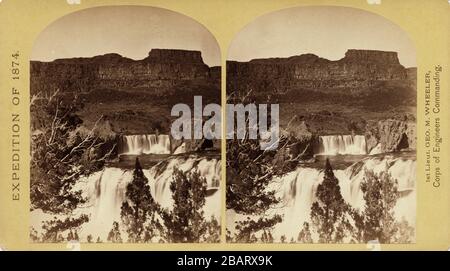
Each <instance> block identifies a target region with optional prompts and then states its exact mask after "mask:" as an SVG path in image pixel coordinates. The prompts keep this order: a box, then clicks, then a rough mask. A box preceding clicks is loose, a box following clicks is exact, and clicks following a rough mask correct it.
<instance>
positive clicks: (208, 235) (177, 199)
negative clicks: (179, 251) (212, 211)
mask: <svg viewBox="0 0 450 271" xmlns="http://www.w3.org/2000/svg"><path fill="white" fill-rule="evenodd" d="M206 188H207V184H206V180H205V178H203V177H202V176H200V174H199V173H198V172H197V171H193V172H190V173H184V172H183V171H181V170H179V169H177V168H174V171H173V181H172V182H171V184H170V191H171V192H172V199H173V201H174V203H173V209H172V210H167V209H164V210H161V211H160V214H161V218H162V220H163V223H164V226H165V227H164V238H165V240H166V241H167V242H171V243H198V242H219V241H220V225H219V223H218V221H217V220H216V219H215V218H211V221H207V220H206V219H205V217H204V211H203V206H204V205H205V197H206Z"/></svg>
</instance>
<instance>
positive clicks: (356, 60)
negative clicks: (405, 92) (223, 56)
mask: <svg viewBox="0 0 450 271" xmlns="http://www.w3.org/2000/svg"><path fill="white" fill-rule="evenodd" d="M410 74H411V76H409V74H408V73H407V69H406V68H405V67H404V66H402V65H401V64H400V62H399V59H398V56H397V53H396V52H385V51H377V50H357V49H350V50H348V51H347V52H346V53H345V56H344V57H343V58H341V59H339V60H328V59H325V58H321V57H320V56H317V55H314V54H302V55H297V56H291V57H285V58H266V59H254V60H251V61H248V62H237V61H228V62H227V78H228V79H229V80H227V87H228V89H242V88H243V87H245V88H251V89H254V90H257V91H258V92H273V91H275V90H277V89H278V90H283V91H288V90H292V89H297V90H298V89H301V90H308V89H309V90H327V89H347V90H349V89H351V90H354V91H357V92H361V91H364V90H366V89H368V88H371V87H378V88H379V87H380V86H381V84H397V85H398V84H400V85H407V86H414V85H415V81H414V78H413V76H412V75H413V71H411V72H410ZM413 81H414V82H413Z"/></svg>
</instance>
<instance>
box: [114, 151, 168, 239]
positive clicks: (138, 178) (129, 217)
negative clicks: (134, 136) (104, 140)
mask: <svg viewBox="0 0 450 271" xmlns="http://www.w3.org/2000/svg"><path fill="white" fill-rule="evenodd" d="M125 195H126V198H127V200H126V201H125V202H124V203H123V204H122V208H121V218H122V222H123V225H124V226H125V229H126V232H127V234H128V241H129V242H133V243H139V242H149V241H151V239H152V238H153V237H154V236H156V233H155V232H154V230H157V229H159V228H160V224H159V222H158V221H157V220H156V218H155V214H156V213H157V212H158V209H159V206H158V204H157V203H156V202H155V201H154V200H153V198H152V195H151V193H150V186H149V184H148V179H147V177H145V175H144V171H143V170H142V167H141V164H140V163H139V159H138V158H136V164H135V169H134V171H133V180H132V181H131V182H130V183H129V184H128V185H127V189H126V193H125ZM117 226H118V225H117ZM113 230H114V229H113Z"/></svg>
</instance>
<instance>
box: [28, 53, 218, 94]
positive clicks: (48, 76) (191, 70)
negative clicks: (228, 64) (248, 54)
mask: <svg viewBox="0 0 450 271" xmlns="http://www.w3.org/2000/svg"><path fill="white" fill-rule="evenodd" d="M219 80H220V68H219V72H218V71H217V67H213V68H210V67H208V66H207V65H206V64H205V63H204V62H203V60H202V56H201V53H200V52H199V51H187V50H171V49H170V50H169V49H152V50H151V51H150V53H149V55H148V57H146V58H144V59H142V60H132V59H129V58H125V57H122V56H121V55H118V54H106V55H102V56H95V57H91V58H71V59H57V60H55V61H52V62H39V61H31V91H32V93H33V92H39V91H42V90H46V89H49V88H59V89H60V90H61V91H90V90H92V89H123V88H125V89H148V88H157V89H158V91H164V88H171V87H174V86H177V85H182V84H186V83H187V82H191V83H192V82H193V83H199V84H206V85H207V84H217V82H219Z"/></svg>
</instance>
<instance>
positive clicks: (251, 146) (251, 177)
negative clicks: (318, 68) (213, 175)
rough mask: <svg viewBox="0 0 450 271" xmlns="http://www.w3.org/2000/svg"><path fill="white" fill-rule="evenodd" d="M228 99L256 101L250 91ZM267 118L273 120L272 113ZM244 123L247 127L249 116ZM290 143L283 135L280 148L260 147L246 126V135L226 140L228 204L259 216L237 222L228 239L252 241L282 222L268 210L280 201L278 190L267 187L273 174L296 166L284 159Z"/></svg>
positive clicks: (282, 172)
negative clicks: (232, 234) (264, 148)
mask: <svg viewBox="0 0 450 271" xmlns="http://www.w3.org/2000/svg"><path fill="white" fill-rule="evenodd" d="M228 100H229V102H230V103H232V104H244V105H249V104H254V103H255V97H254V96H252V93H251V91H244V92H240V91H236V92H233V93H232V95H230V96H229V97H228ZM271 103H273V101H271ZM255 105H256V104H255ZM268 119H269V120H270V114H269V115H268ZM245 123H246V125H247V127H248V125H249V119H248V115H246V119H245ZM256 128H258V127H256ZM287 143H288V139H287V138H286V137H285V136H281V137H280V139H279V142H278V146H279V147H278V149H277V150H261V145H260V141H259V140H256V139H251V138H249V133H248V131H247V129H246V131H245V137H244V138H242V139H241V138H240V139H237V138H234V139H231V140H227V160H226V163H227V186H226V198H227V201H226V207H227V209H232V210H234V211H235V212H236V213H238V214H242V215H247V216H249V217H250V216H251V217H257V218H256V219H254V220H252V219H248V220H244V221H241V222H238V223H237V225H235V229H236V233H235V235H234V236H229V239H228V241H229V242H250V240H254V238H252V236H253V233H255V234H258V235H259V234H262V232H263V231H264V230H266V231H269V230H270V229H271V228H272V227H273V226H274V225H276V224H277V223H280V222H281V221H282V217H281V216H279V215H269V214H268V212H267V211H268V210H269V209H270V208H273V207H275V206H276V205H277V204H279V203H280V199H279V198H277V197H276V195H275V191H274V190H269V189H267V187H268V186H269V184H270V183H271V182H272V181H273V179H274V177H276V176H280V175H282V174H284V173H285V172H287V171H290V170H292V169H294V168H295V167H296V166H297V163H293V162H288V161H287V160H286V159H285V156H286V154H287V150H286V146H287ZM282 158H283V159H282Z"/></svg>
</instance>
